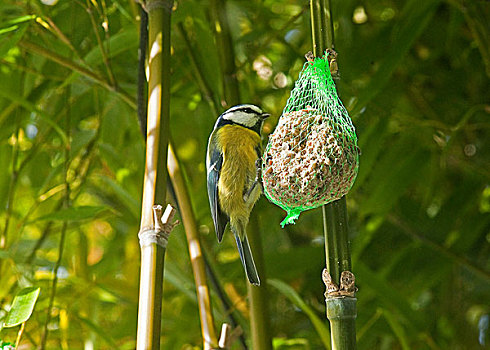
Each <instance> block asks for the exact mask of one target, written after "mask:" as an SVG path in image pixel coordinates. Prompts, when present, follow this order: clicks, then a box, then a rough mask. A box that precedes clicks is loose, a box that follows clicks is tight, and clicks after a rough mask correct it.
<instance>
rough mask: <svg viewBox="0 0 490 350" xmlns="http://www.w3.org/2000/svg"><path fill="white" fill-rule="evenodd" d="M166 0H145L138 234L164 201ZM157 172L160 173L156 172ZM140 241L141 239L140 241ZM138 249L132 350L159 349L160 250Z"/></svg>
mask: <svg viewBox="0 0 490 350" xmlns="http://www.w3.org/2000/svg"><path fill="white" fill-rule="evenodd" d="M172 5H173V1H172V0H165V1H159V0H148V1H147V2H146V9H147V11H148V23H149V48H150V57H149V71H150V74H149V84H148V91H149V93H148V95H149V98H148V122H147V136H146V166H145V178H144V183H143V200H142V210H141V226H140V233H144V232H149V231H153V232H155V225H156V224H157V223H156V222H154V210H153V207H154V205H155V204H156V203H158V202H162V201H164V200H165V195H166V180H167V179H166V171H165V169H166V164H167V150H168V135H169V112H170V106H169V102H170V84H169V82H170V19H171V12H172ZM159 170H160V171H159ZM140 237H141V236H140ZM140 245H141V273H140V294H139V309H138V332H137V339H136V348H137V349H138V350H147V349H153V350H156V349H159V348H160V327H161V308H162V290H163V267H164V256H165V247H164V244H157V243H156V242H154V241H153V242H144V240H143V239H142V238H140Z"/></svg>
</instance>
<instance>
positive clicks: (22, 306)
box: [3, 287, 41, 328]
mask: <svg viewBox="0 0 490 350" xmlns="http://www.w3.org/2000/svg"><path fill="white" fill-rule="evenodd" d="M40 291H41V288H39V287H29V288H24V289H23V290H21V291H20V292H19V293H18V294H17V295H16V296H15V298H14V300H13V301H12V306H11V308H10V310H9V313H8V314H7V317H5V320H4V321H3V326H4V327H5V328H9V327H15V326H18V325H20V324H21V323H24V322H26V321H27V320H28V319H29V317H31V315H32V312H33V311H34V306H35V305H36V301H37V298H38V296H39V292H40Z"/></svg>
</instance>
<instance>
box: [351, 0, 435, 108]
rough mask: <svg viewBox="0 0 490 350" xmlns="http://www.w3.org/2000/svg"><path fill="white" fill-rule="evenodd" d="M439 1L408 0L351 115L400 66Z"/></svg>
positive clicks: (378, 90)
mask: <svg viewBox="0 0 490 350" xmlns="http://www.w3.org/2000/svg"><path fill="white" fill-rule="evenodd" d="M439 2H440V0H427V1H424V2H420V1H419V0H409V1H408V2H407V3H406V4H405V8H404V9H403V11H402V13H401V15H400V18H401V20H400V22H399V23H398V25H397V26H396V27H395V28H393V37H394V44H393V45H391V50H390V51H389V52H387V53H386V55H385V57H384V59H383V60H382V61H381V62H380V68H379V69H378V70H377V71H376V73H375V74H374V75H373V76H372V77H371V79H370V81H369V84H368V86H366V88H364V89H363V90H362V92H361V93H360V94H359V96H358V101H357V103H356V105H355V106H354V108H353V109H352V114H353V115H356V114H358V113H359V112H360V111H361V110H362V108H364V106H366V104H367V103H368V102H369V101H371V100H372V99H373V98H374V97H375V96H376V95H377V94H378V93H379V92H380V91H381V90H382V89H383V88H384V87H385V85H386V83H387V82H388V80H389V79H390V78H391V75H392V74H393V71H394V70H395V68H396V67H397V66H398V65H399V64H400V62H401V61H402V59H403V58H404V57H405V54H406V53H407V51H408V50H409V49H410V47H411V46H412V44H413V43H414V41H415V39H416V38H417V37H418V36H419V35H420V34H421V33H422V31H423V30H424V28H425V27H426V26H427V25H428V24H429V21H430V19H431V18H432V16H433V15H434V12H435V10H436V8H437V5H438V4H439Z"/></svg>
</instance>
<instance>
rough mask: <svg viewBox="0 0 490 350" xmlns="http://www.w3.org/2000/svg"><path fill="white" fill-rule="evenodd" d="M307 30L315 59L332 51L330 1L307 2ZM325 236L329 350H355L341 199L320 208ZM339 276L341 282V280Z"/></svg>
mask: <svg viewBox="0 0 490 350" xmlns="http://www.w3.org/2000/svg"><path fill="white" fill-rule="evenodd" d="M310 6H311V28H312V39H313V52H314V54H315V57H321V56H323V53H324V51H325V50H326V49H333V48H334V31H333V19H332V11H331V1H330V0H311V1H310ZM322 214H323V232H324V236H325V262H326V272H327V273H326V274H327V275H328V274H330V277H331V280H329V279H328V278H327V279H325V277H326V276H324V282H325V284H326V285H327V293H326V300H325V303H326V308H327V318H328V320H329V321H330V334H331V341H332V350H353V349H356V328H355V319H356V316H357V310H356V302H357V299H356V298H355V297H354V294H355V286H354V278H353V275H352V280H347V283H351V284H349V285H348V286H347V285H346V283H345V282H346V281H345V280H344V277H343V274H342V272H344V271H350V270H351V258H350V249H349V237H348V235H349V228H348V220H347V206H346V199H345V196H344V197H342V198H341V199H339V200H337V201H335V202H332V203H330V204H328V205H324V206H323V207H322ZM341 276H342V279H341Z"/></svg>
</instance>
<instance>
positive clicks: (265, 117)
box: [260, 113, 271, 120]
mask: <svg viewBox="0 0 490 350" xmlns="http://www.w3.org/2000/svg"><path fill="white" fill-rule="evenodd" d="M270 116H271V115H270V114H269V113H262V115H261V116H260V117H261V118H262V120H264V119H267V118H269V117H270Z"/></svg>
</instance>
